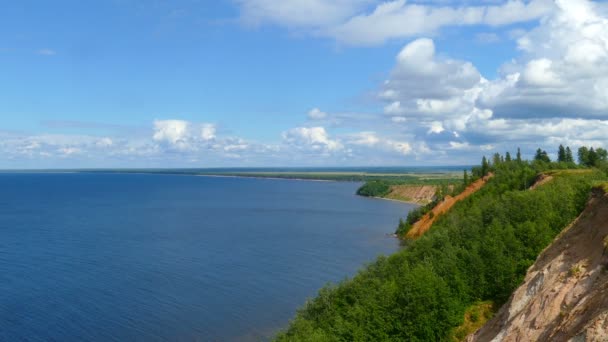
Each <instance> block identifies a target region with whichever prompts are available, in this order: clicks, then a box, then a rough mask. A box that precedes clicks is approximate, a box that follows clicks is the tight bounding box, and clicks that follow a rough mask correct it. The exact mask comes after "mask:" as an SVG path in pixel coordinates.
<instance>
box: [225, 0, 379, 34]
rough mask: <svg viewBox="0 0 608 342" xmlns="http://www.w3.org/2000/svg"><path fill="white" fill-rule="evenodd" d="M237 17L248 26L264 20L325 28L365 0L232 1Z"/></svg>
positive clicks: (362, 3) (297, 26) (349, 14)
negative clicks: (239, 11) (237, 5)
mask: <svg viewBox="0 0 608 342" xmlns="http://www.w3.org/2000/svg"><path fill="white" fill-rule="evenodd" d="M236 2H237V3H238V4H239V5H240V7H241V20H242V21H243V22H244V23H245V24H248V25H260V24H262V23H264V22H270V23H272V24H278V25H282V26H287V27H294V28H299V27H306V28H314V27H325V26H328V25H335V24H337V23H340V22H342V21H343V20H345V19H346V18H348V17H350V16H352V15H354V14H355V13H356V12H358V11H359V10H361V9H363V8H364V6H365V5H366V4H367V3H370V2H371V1H369V0H331V1H328V0H286V1H275V0H236Z"/></svg>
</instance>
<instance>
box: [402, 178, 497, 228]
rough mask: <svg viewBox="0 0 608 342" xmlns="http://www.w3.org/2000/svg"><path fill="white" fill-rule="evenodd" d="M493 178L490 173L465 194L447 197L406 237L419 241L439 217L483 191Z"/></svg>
mask: <svg viewBox="0 0 608 342" xmlns="http://www.w3.org/2000/svg"><path fill="white" fill-rule="evenodd" d="M493 176H494V174H492V173H489V174H488V175H487V176H485V177H483V178H481V179H478V180H476V181H475V182H473V183H471V184H470V185H469V186H467V188H466V189H464V191H463V192H461V193H460V194H458V195H456V196H455V197H452V196H445V198H444V199H443V201H441V202H440V203H439V204H437V205H436V206H435V208H433V210H431V211H430V212H428V213H427V214H426V215H424V216H423V217H422V218H421V219H420V220H418V222H416V223H414V225H413V226H412V229H410V231H409V232H407V234H406V235H405V236H406V237H407V238H408V239H417V238H419V237H420V236H422V235H423V234H424V233H426V232H427V231H428V230H429V229H430V228H431V226H432V225H433V223H434V222H435V220H437V218H438V217H439V215H442V214H445V213H446V212H447V211H448V210H450V208H452V207H453V206H454V204H456V203H458V202H459V201H462V200H463V199H465V198H467V197H469V196H471V195H472V194H474V193H476V192H477V191H479V189H481V188H482V187H483V186H484V184H486V182H487V181H488V180H489V179H490V178H492V177H493Z"/></svg>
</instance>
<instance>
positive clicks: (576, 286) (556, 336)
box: [467, 188, 608, 342]
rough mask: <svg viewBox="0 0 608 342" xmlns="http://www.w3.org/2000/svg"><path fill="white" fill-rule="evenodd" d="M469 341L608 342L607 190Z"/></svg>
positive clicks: (595, 195)
mask: <svg viewBox="0 0 608 342" xmlns="http://www.w3.org/2000/svg"><path fill="white" fill-rule="evenodd" d="M467 341H576V342H583V341H608V195H606V192H605V191H604V190H601V189H599V188H598V189H595V190H594V191H593V195H592V197H591V199H590V200H589V202H588V204H587V207H586V209H585V210H584V211H583V213H582V214H581V215H580V216H579V217H578V218H577V219H576V221H575V222H574V223H572V225H570V227H568V228H566V229H565V230H564V231H563V232H562V233H561V234H560V235H559V236H558V237H557V238H556V240H555V241H554V242H553V244H551V246H549V247H548V248H547V249H545V251H543V252H542V253H541V255H540V256H539V257H538V259H537V260H536V262H535V263H534V265H533V266H532V267H531V268H530V269H529V270H528V273H527V275H526V277H525V280H524V283H523V285H521V286H520V287H519V288H518V289H517V290H516V291H515V292H514V293H513V295H512V296H511V298H510V300H509V301H508V302H507V303H506V304H505V305H504V306H503V307H502V308H501V309H500V310H499V311H498V313H497V315H496V316H495V317H494V318H493V319H492V320H490V321H489V322H488V323H487V324H486V325H485V326H483V327H482V328H481V329H480V330H478V331H477V332H476V333H474V334H473V335H471V336H469V337H468V338H467Z"/></svg>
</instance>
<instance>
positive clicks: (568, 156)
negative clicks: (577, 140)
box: [566, 146, 574, 163]
mask: <svg viewBox="0 0 608 342" xmlns="http://www.w3.org/2000/svg"><path fill="white" fill-rule="evenodd" d="M566 162H567V163H574V156H573V155H572V150H571V149H570V146H567V147H566Z"/></svg>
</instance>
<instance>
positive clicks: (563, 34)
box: [480, 0, 608, 118]
mask: <svg viewBox="0 0 608 342" xmlns="http://www.w3.org/2000/svg"><path fill="white" fill-rule="evenodd" d="M555 3H556V6H557V10H556V11H555V12H554V13H552V14H551V15H550V16H549V17H548V18H547V19H545V20H544V21H543V22H542V23H541V25H540V26H538V27H537V28H535V29H533V30H531V31H529V32H527V33H526V34H524V35H523V36H522V37H521V38H519V39H518V46H519V49H520V50H521V51H522V52H523V54H522V56H521V58H520V59H518V60H517V61H515V62H514V63H510V64H508V65H507V66H506V67H505V68H504V69H505V70H508V73H507V75H505V76H504V77H503V78H502V79H499V80H497V81H495V82H493V84H492V89H489V90H490V91H488V92H484V93H483V94H481V97H480V105H482V106H486V107H489V108H492V109H493V111H494V112H495V115H496V116H499V117H523V116H525V117H537V118H539V117H556V116H557V117H575V116H584V117H595V118H600V117H606V113H607V112H608V96H606V94H608V18H606V17H605V16H602V14H601V13H602V11H600V10H599V8H598V4H596V3H593V2H590V1H587V0H556V1H555Z"/></svg>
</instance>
